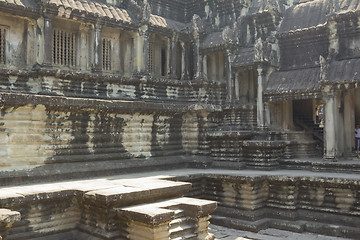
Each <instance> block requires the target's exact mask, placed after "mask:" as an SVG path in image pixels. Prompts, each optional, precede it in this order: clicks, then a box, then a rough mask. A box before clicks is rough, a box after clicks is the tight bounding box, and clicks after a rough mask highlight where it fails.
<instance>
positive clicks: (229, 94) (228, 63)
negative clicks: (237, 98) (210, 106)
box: [224, 49, 234, 102]
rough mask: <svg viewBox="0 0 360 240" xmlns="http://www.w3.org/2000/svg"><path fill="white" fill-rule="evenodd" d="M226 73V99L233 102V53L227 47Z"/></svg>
mask: <svg viewBox="0 0 360 240" xmlns="http://www.w3.org/2000/svg"><path fill="white" fill-rule="evenodd" d="M224 57H225V74H226V90H227V96H226V100H227V101H228V102H231V101H232V100H233V89H234V86H233V81H232V69H231V54H230V50H229V49H227V50H226V52H225V56H224Z"/></svg>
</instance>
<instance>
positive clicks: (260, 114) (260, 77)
mask: <svg viewBox="0 0 360 240" xmlns="http://www.w3.org/2000/svg"><path fill="white" fill-rule="evenodd" d="M263 81H264V70H263V67H262V66H259V67H258V68H257V85H258V87H257V125H258V127H264V126H265V124H264V102H263Z"/></svg>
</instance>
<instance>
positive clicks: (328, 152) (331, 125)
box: [324, 90, 338, 159]
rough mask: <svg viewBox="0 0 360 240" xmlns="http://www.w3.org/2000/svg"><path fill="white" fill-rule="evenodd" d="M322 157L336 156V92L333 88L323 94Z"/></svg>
mask: <svg viewBox="0 0 360 240" xmlns="http://www.w3.org/2000/svg"><path fill="white" fill-rule="evenodd" d="M324 97H325V99H324V102H325V104H324V112H325V124H324V158H325V159H335V158H336V157H337V151H338V149H337V139H336V138H337V134H336V128H337V111H336V110H337V109H336V105H337V104H336V102H337V99H336V94H335V92H334V91H333V90H331V91H329V92H327V93H325V94H324Z"/></svg>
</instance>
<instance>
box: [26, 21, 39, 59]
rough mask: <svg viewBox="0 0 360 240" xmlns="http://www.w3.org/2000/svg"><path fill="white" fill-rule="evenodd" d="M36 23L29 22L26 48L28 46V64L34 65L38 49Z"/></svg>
mask: <svg viewBox="0 0 360 240" xmlns="http://www.w3.org/2000/svg"><path fill="white" fill-rule="evenodd" d="M36 43H37V41H36V21H35V20H28V21H27V38H26V46H27V54H26V64H27V65H30V66H31V65H33V64H35V61H36V59H35V55H36V54H35V53H36V52H37V51H36V49H37V47H36Z"/></svg>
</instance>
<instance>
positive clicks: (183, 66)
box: [180, 42, 188, 80]
mask: <svg viewBox="0 0 360 240" xmlns="http://www.w3.org/2000/svg"><path fill="white" fill-rule="evenodd" d="M180 46H181V79H182V80H183V79H186V78H188V74H187V71H186V60H185V59H186V56H185V53H186V49H185V43H184V42H180Z"/></svg>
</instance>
